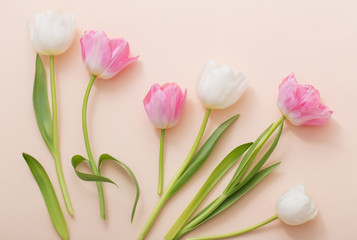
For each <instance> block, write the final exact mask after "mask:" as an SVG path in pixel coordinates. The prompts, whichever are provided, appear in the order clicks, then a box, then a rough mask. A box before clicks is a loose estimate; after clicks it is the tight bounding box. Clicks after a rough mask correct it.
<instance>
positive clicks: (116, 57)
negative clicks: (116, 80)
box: [100, 38, 139, 79]
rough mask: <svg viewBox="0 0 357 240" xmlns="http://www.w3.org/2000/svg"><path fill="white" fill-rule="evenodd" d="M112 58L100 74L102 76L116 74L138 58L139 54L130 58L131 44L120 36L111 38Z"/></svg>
mask: <svg viewBox="0 0 357 240" xmlns="http://www.w3.org/2000/svg"><path fill="white" fill-rule="evenodd" d="M111 47H112V59H111V61H110V63H109V65H108V66H107V68H106V69H105V71H104V72H103V73H102V74H101V75H100V77H101V78H104V79H108V78H112V77H113V76H115V75H116V74H117V73H118V72H120V71H121V70H122V69H123V68H125V67H126V66H128V65H129V64H130V63H132V62H134V61H135V60H136V59H138V57H139V56H136V57H132V58H128V57H129V54H130V48H129V44H128V42H127V41H126V40H125V39H122V38H118V39H113V40H111Z"/></svg>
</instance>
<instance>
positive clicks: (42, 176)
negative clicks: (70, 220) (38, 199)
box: [22, 153, 69, 240]
mask: <svg viewBox="0 0 357 240" xmlns="http://www.w3.org/2000/svg"><path fill="white" fill-rule="evenodd" d="M22 156H23V157H24V159H25V161H26V163H27V165H28V166H29V168H30V170H31V172H32V175H33V176H34V178H35V180H36V182H37V184H38V187H39V188H40V190H41V193H42V196H43V198H44V200H45V203H46V206H47V209H48V212H49V214H50V217H51V220H52V223H53V226H54V227H55V228H56V230H57V232H58V234H59V235H60V236H61V238H62V239H64V240H67V239H69V236H68V229H67V224H66V221H65V219H64V217H63V213H62V210H61V207H60V205H59V203H58V199H57V196H56V193H55V190H54V189H53V186H52V183H51V180H50V179H49V177H48V175H47V173H46V171H45V169H44V168H43V167H42V165H41V164H40V163H39V162H38V161H37V160H36V159H35V158H33V157H32V156H30V155H28V154H26V153H23V154H22Z"/></svg>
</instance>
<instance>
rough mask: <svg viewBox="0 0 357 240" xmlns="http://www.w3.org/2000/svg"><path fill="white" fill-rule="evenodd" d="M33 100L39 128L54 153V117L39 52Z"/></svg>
mask: <svg viewBox="0 0 357 240" xmlns="http://www.w3.org/2000/svg"><path fill="white" fill-rule="evenodd" d="M32 102H33V109H34V111H35V116H36V121H37V125H38V128H39V129H40V132H41V135H42V137H43V139H44V141H45V143H46V145H47V147H48V148H49V150H50V151H51V152H52V153H53V132H52V119H51V111H50V104H49V101H48V93H47V81H46V72H45V68H44V66H43V63H42V60H41V57H40V55H39V54H37V56H36V72H35V81H34V85H33V95H32Z"/></svg>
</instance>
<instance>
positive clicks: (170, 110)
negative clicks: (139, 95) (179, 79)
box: [144, 83, 187, 129]
mask: <svg viewBox="0 0 357 240" xmlns="http://www.w3.org/2000/svg"><path fill="white" fill-rule="evenodd" d="M186 97H187V91H186V89H185V92H182V90H181V88H180V87H179V86H178V85H177V84H175V83H166V84H164V85H163V86H161V87H160V85H159V84H154V85H152V87H151V89H150V91H149V92H148V94H147V95H146V97H145V99H144V107H145V111H146V113H147V115H148V117H149V119H150V121H151V123H152V124H153V125H154V126H155V127H157V128H161V129H166V128H170V127H173V126H175V125H176V124H177V122H178V120H179V119H180V117H181V114H182V111H183V108H184V106H185V103H186Z"/></svg>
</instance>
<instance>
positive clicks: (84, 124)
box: [82, 74, 105, 219]
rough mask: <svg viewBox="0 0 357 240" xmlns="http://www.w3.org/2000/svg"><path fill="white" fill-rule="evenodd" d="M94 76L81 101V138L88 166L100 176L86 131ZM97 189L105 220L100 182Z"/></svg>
mask: <svg viewBox="0 0 357 240" xmlns="http://www.w3.org/2000/svg"><path fill="white" fill-rule="evenodd" d="M96 77H97V76H96V75H94V74H93V75H92V77H91V79H90V81H89V84H88V87H87V91H86V94H85V95H84V100H83V108H82V127H83V136H84V143H85V145H86V150H87V154H88V159H89V164H90V166H91V168H92V171H93V173H94V174H95V175H100V174H99V170H98V168H97V166H96V164H95V162H94V158H93V154H92V151H91V148H90V144H89V138H88V129H87V105H88V97H89V93H90V91H91V89H92V86H93V83H94V80H95V79H96ZM97 189H98V197H99V205H100V217H101V218H102V219H105V205H104V194H103V186H102V183H101V182H97Z"/></svg>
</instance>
